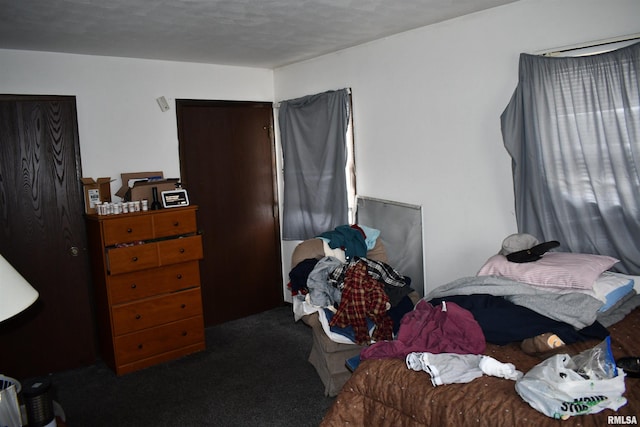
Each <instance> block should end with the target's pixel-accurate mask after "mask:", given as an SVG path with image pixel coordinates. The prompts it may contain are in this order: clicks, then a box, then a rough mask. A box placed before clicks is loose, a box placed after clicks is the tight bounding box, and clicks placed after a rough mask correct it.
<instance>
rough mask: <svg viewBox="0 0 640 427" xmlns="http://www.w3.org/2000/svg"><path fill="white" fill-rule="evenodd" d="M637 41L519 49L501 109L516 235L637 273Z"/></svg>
mask: <svg viewBox="0 0 640 427" xmlns="http://www.w3.org/2000/svg"><path fill="white" fill-rule="evenodd" d="M639 78H640V44H635V45H632V46H629V47H626V48H622V49H618V50H616V51H612V52H609V53H604V54H599V55H593V56H587V57H574V58H547V57H542V56H535V55H528V54H522V55H521V56H520V78H519V83H518V87H517V88H516V91H515V93H514V95H513V97H512V99H511V101H510V103H509V105H508V106H507V108H506V109H505V111H504V112H503V114H502V117H501V120H502V134H503V138H504V145H505V147H506V149H507V151H508V152H509V154H510V155H511V158H512V161H513V180H514V191H515V200H516V219H517V222H518V230H519V231H520V232H525V233H530V234H533V235H534V236H536V237H537V238H538V239H539V240H541V241H542V240H558V241H560V243H561V250H563V251H565V252H582V253H594V254H601V255H610V256H613V257H615V258H617V259H619V260H620V263H618V264H616V266H615V268H616V269H617V270H618V271H620V272H623V273H629V274H640V239H639V237H638V236H640V83H639Z"/></svg>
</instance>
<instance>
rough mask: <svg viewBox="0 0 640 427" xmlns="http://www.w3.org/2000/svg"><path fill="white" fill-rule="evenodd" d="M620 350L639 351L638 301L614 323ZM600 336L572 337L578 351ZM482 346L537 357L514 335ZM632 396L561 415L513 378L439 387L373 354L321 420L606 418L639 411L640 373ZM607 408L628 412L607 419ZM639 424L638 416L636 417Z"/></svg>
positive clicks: (512, 358) (597, 422) (526, 361)
mask: <svg viewBox="0 0 640 427" xmlns="http://www.w3.org/2000/svg"><path fill="white" fill-rule="evenodd" d="M609 331H610V333H611V339H612V350H613V352H614V356H615V357H623V356H629V355H640V340H639V339H638V331H640V309H639V308H636V309H634V311H632V312H631V313H630V314H629V315H627V316H626V317H625V318H624V319H623V320H621V321H620V322H618V323H615V324H614V325H612V326H610V327H609ZM597 343H598V341H585V342H580V343H575V344H571V345H570V346H569V347H568V349H567V350H568V351H571V352H576V353H577V352H579V351H582V350H585V349H588V348H590V347H591V346H593V345H596V344H597ZM484 354H487V355H490V356H492V357H494V358H495V359H497V360H500V361H502V362H508V363H513V364H514V365H515V366H516V367H517V368H518V369H519V370H521V371H523V372H527V371H528V370H529V369H531V368H532V367H533V366H535V365H536V364H538V363H540V361H541V360H540V359H539V358H536V357H533V356H529V355H527V354H525V353H523V352H522V350H521V349H520V347H519V345H518V344H516V343H512V344H508V345H504V346H498V345H492V344H488V345H487V348H486V350H485V352H484ZM625 384H626V392H625V394H624V396H625V397H626V398H627V400H628V403H627V404H626V405H625V406H623V407H621V408H620V409H619V410H618V411H616V412H614V411H611V410H604V411H603V412H600V413H598V414H591V415H581V416H577V417H571V418H569V419H568V420H565V421H560V420H554V419H552V418H549V417H547V416H545V415H543V414H542V413H540V412H538V411H536V410H534V409H533V408H532V407H531V406H529V404H528V403H527V402H525V401H524V400H523V399H521V398H520V396H519V395H518V394H517V393H516V391H515V387H514V382H513V381H511V380H508V379H503V378H498V377H492V376H483V377H481V378H477V379H475V380H473V381H471V382H470V383H466V384H449V385H443V386H437V387H434V386H433V385H432V383H431V380H430V378H429V375H428V374H427V373H425V372H416V371H412V370H409V369H408V368H407V366H406V364H405V361H404V360H401V359H371V360H365V361H362V362H361V363H360V365H359V366H358V368H357V369H356V370H355V372H354V373H353V375H352V376H351V378H349V380H348V381H347V382H346V383H345V385H344V386H343V387H342V390H341V391H340V393H339V394H338V396H337V397H336V399H335V401H334V403H333V405H332V406H331V408H330V409H329V411H328V412H327V414H326V415H325V417H324V419H323V420H322V423H321V425H322V426H324V427H329V426H336V427H337V426H345V425H350V426H365V425H367V426H374V425H375V426H449V425H451V426H453V425H455V426H467V425H473V426H526V425H531V426H538V427H539V426H551V425H562V426H599V427H602V426H606V425H611V424H614V423H615V421H616V420H617V421H618V424H620V423H621V422H620V420H621V421H622V423H625V421H626V422H627V423H633V420H634V418H626V417H635V419H636V420H637V419H638V417H640V378H631V377H627V378H626V379H625ZM610 416H616V417H625V418H616V419H610V418H609V417H610ZM636 424H637V421H636Z"/></svg>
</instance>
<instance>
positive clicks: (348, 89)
mask: <svg viewBox="0 0 640 427" xmlns="http://www.w3.org/2000/svg"><path fill="white" fill-rule="evenodd" d="M343 89H346V90H347V93H348V94H349V95H351V88H350V87H345V88H343ZM336 90H342V89H336ZM281 102H283V101H277V102H274V103H273V108H280V103H281Z"/></svg>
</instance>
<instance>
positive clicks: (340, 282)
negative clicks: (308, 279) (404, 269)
mask: <svg viewBox="0 0 640 427" xmlns="http://www.w3.org/2000/svg"><path fill="white" fill-rule="evenodd" d="M360 262H363V263H364V264H365V265H366V269H367V273H368V274H369V275H370V276H371V277H372V278H374V279H375V280H377V281H379V282H382V283H384V284H387V285H391V286H397V287H403V286H405V285H406V280H405V278H404V276H403V275H402V274H400V273H398V271H397V270H395V269H394V268H393V267H391V266H390V265H389V264H385V263H384V262H382V261H376V260H373V259H369V258H360V257H353V258H352V259H351V261H349V262H348V263H346V264H343V265H341V266H340V267H338V268H336V269H335V270H333V271H332V272H331V273H330V274H329V277H328V280H329V283H331V284H332V285H333V286H335V287H336V288H338V289H343V288H344V281H345V275H346V273H347V271H349V270H350V269H351V268H353V266H354V265H356V264H358V263H360Z"/></svg>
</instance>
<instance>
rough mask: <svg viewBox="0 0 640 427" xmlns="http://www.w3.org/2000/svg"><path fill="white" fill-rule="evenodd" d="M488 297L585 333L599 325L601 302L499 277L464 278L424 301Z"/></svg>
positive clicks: (429, 295) (426, 297)
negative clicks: (503, 300)
mask: <svg viewBox="0 0 640 427" xmlns="http://www.w3.org/2000/svg"><path fill="white" fill-rule="evenodd" d="M473 294H489V295H495V296H501V297H504V298H505V299H506V300H508V301H510V302H512V303H514V304H517V305H520V306H523V307H527V308H529V309H531V310H533V311H535V312H537V313H539V314H542V315H543V316H546V317H549V318H551V319H554V320H558V321H560V322H565V323H568V324H570V325H572V326H573V327H575V328H576V329H582V328H584V327H587V326H589V325H591V324H592V323H593V322H595V321H596V317H597V314H598V309H599V308H600V307H602V304H603V303H602V301H599V300H598V299H597V298H594V297H592V296H589V295H586V294H583V293H579V292H575V293H568V294H557V293H551V292H547V291H545V290H544V289H540V288H535V287H533V286H530V285H527V284H526V283H522V282H517V281H515V280H510V279H506V278H504V277H499V276H473V277H463V278H461V279H458V280H454V281H453V282H450V283H447V284H446V285H442V286H439V287H437V288H436V289H434V290H433V291H431V292H429V293H428V294H427V295H425V296H424V299H425V300H427V301H428V300H430V299H433V298H442V297H447V296H453V295H473Z"/></svg>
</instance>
